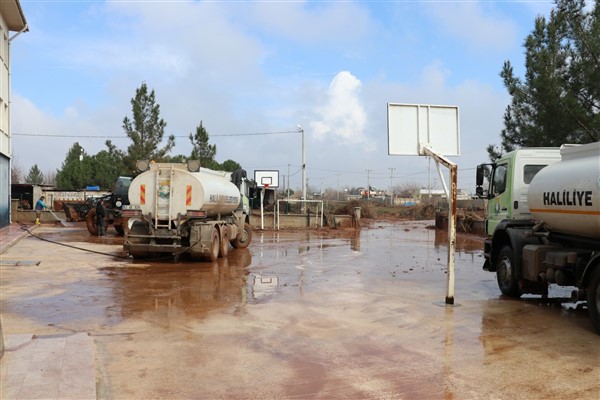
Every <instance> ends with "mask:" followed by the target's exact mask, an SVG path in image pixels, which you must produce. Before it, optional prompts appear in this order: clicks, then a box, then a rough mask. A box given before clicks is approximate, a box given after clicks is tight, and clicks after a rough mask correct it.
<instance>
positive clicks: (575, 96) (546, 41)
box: [488, 0, 600, 159]
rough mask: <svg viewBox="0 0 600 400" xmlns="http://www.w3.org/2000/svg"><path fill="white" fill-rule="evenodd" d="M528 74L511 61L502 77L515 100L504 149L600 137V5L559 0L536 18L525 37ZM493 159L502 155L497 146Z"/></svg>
mask: <svg viewBox="0 0 600 400" xmlns="http://www.w3.org/2000/svg"><path fill="white" fill-rule="evenodd" d="M524 46H525V67H526V72H525V77H524V80H523V79H521V78H519V77H516V76H515V74H514V70H513V67H512V65H511V63H510V61H506V62H505V63H504V66H503V68H502V72H501V74H500V76H501V77H502V79H503V81H504V85H505V87H506V89H507V90H508V93H509V94H510V96H511V97H512V99H511V103H510V104H509V105H508V107H507V108H506V111H505V114H504V129H502V132H501V134H500V136H501V139H502V150H503V151H511V150H513V149H515V148H519V147H538V146H560V145H561V144H564V143H589V142H594V141H598V140H600V5H599V4H598V2H597V3H596V4H595V7H594V9H593V11H591V12H587V11H586V9H585V2H584V1H583V0H576V1H573V0H557V1H556V8H555V9H554V10H552V12H551V13H550V16H549V18H548V19H546V18H545V17H543V16H540V17H538V18H536V21H535V26H534V29H533V31H532V32H531V34H529V36H528V37H527V39H526V40H525V45H524ZM488 153H489V155H490V158H492V159H495V158H497V157H498V156H499V155H500V154H501V153H502V151H500V152H498V151H497V150H495V149H494V146H493V145H490V146H488Z"/></svg>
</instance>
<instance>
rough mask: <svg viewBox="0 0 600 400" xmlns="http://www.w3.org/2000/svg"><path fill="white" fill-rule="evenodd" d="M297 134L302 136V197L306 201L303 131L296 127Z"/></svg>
mask: <svg viewBox="0 0 600 400" xmlns="http://www.w3.org/2000/svg"><path fill="white" fill-rule="evenodd" d="M298 132H300V134H302V196H304V200H308V196H307V195H306V149H305V147H304V129H303V128H302V127H301V126H300V125H298Z"/></svg>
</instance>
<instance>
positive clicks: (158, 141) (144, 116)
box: [11, 82, 241, 189]
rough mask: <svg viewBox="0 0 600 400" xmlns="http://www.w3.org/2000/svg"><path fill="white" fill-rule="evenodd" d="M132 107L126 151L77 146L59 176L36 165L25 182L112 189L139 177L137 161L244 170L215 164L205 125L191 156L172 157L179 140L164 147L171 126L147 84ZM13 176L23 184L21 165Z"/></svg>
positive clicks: (126, 126)
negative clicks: (90, 151) (121, 181)
mask: <svg viewBox="0 0 600 400" xmlns="http://www.w3.org/2000/svg"><path fill="white" fill-rule="evenodd" d="M131 106H132V116H131V118H129V117H128V116H125V118H124V119H123V125H122V126H123V130H124V131H125V134H126V135H127V137H128V138H129V139H130V140H131V144H130V145H129V146H128V147H127V149H126V150H122V149H119V148H117V146H115V145H114V144H113V143H112V141H110V140H107V141H106V143H105V145H106V149H105V150H101V151H100V152H98V153H96V154H93V155H90V154H88V153H87V152H86V151H85V150H84V149H83V147H82V146H81V145H80V144H79V143H78V142H75V143H74V144H73V145H72V146H71V147H70V148H69V150H68V152H67V155H66V157H65V160H64V161H63V163H62V165H61V167H60V169H58V170H57V171H56V174H55V176H53V177H45V176H44V174H43V173H42V172H41V171H40V169H39V167H38V165H37V164H35V165H33V166H32V167H31V169H30V170H29V173H28V174H27V176H25V178H24V182H25V183H32V184H43V183H53V184H54V185H55V186H56V187H58V188H60V189H80V188H84V187H86V186H88V185H94V186H100V187H101V188H103V189H112V187H113V186H114V184H115V182H116V180H117V178H118V177H119V176H123V175H124V176H133V175H135V173H136V169H135V164H136V161H137V160H154V161H156V162H185V161H186V160H190V159H193V160H200V165H202V167H205V168H210V169H214V170H221V171H230V172H231V171H234V170H236V169H240V168H241V165H240V164H239V163H237V162H236V161H234V160H226V161H225V162H223V163H219V162H217V161H216V160H215V156H216V154H217V146H216V145H214V144H210V143H209V135H208V132H207V131H206V128H205V127H204V126H203V124H202V121H200V123H199V125H198V126H197V127H196V130H195V132H194V133H190V134H189V137H188V138H189V140H190V142H191V144H192V151H191V154H189V155H183V154H179V155H175V156H171V155H169V153H170V152H171V150H172V149H173V147H174V146H175V136H174V135H169V136H168V137H167V139H166V143H164V144H163V139H164V138H165V129H166V126H167V123H166V122H165V121H164V120H163V119H162V118H161V117H160V105H159V104H158V103H157V102H156V95H155V93H154V90H151V91H149V89H148V86H147V85H146V83H145V82H143V83H142V85H141V86H140V87H139V88H137V89H136V92H135V97H133V98H132V99H131ZM11 175H12V176H11V179H12V182H13V183H21V182H22V180H23V178H22V171H21V170H20V167H19V166H18V165H13V168H12V170H11ZM49 178H53V180H54V182H50V181H49Z"/></svg>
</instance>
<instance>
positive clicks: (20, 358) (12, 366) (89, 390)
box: [0, 332, 96, 400]
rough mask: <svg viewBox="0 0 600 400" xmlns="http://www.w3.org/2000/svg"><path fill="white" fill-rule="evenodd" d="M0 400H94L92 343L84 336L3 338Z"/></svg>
mask: <svg viewBox="0 0 600 400" xmlns="http://www.w3.org/2000/svg"><path fill="white" fill-rule="evenodd" d="M5 345H6V348H5V352H4V356H3V357H2V360H1V361H0V364H1V378H2V379H1V380H0V381H1V382H2V390H1V398H2V399H15V400H20V399H78V400H83V399H95V398H96V369H95V363H94V340H93V339H92V338H91V337H90V336H88V334H87V333H83V332H80V333H76V334H73V335H50V336H42V337H36V336H35V335H31V334H13V335H7V337H6V338H5Z"/></svg>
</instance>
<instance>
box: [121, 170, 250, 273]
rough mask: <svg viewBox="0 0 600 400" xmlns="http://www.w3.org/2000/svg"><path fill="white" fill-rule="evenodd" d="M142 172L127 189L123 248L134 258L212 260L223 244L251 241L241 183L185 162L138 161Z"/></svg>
mask: <svg viewBox="0 0 600 400" xmlns="http://www.w3.org/2000/svg"><path fill="white" fill-rule="evenodd" d="M137 168H138V170H139V171H142V172H141V174H139V175H138V176H137V177H135V178H134V179H133V181H132V182H131V185H130V186H129V203H130V204H129V205H128V206H124V207H123V215H124V216H125V217H128V218H129V220H128V230H127V233H126V235H125V242H124V244H123V248H124V250H125V251H126V252H127V253H128V254H129V255H131V256H132V257H134V258H157V257H162V256H168V255H172V256H176V257H177V256H180V255H183V254H188V255H189V256H191V257H192V258H194V259H204V260H209V261H215V260H216V259H217V258H218V257H225V256H227V253H228V251H229V245H230V243H231V245H232V246H233V247H235V248H245V247H247V246H248V245H249V244H250V241H251V240H252V229H251V227H250V224H249V202H248V198H247V196H246V192H247V179H246V172H245V171H244V170H238V171H235V172H233V173H230V172H223V171H213V170H210V169H206V168H200V163H199V162H198V161H197V160H190V161H188V162H187V163H185V164H184V163H154V162H147V161H138V163H137Z"/></svg>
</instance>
